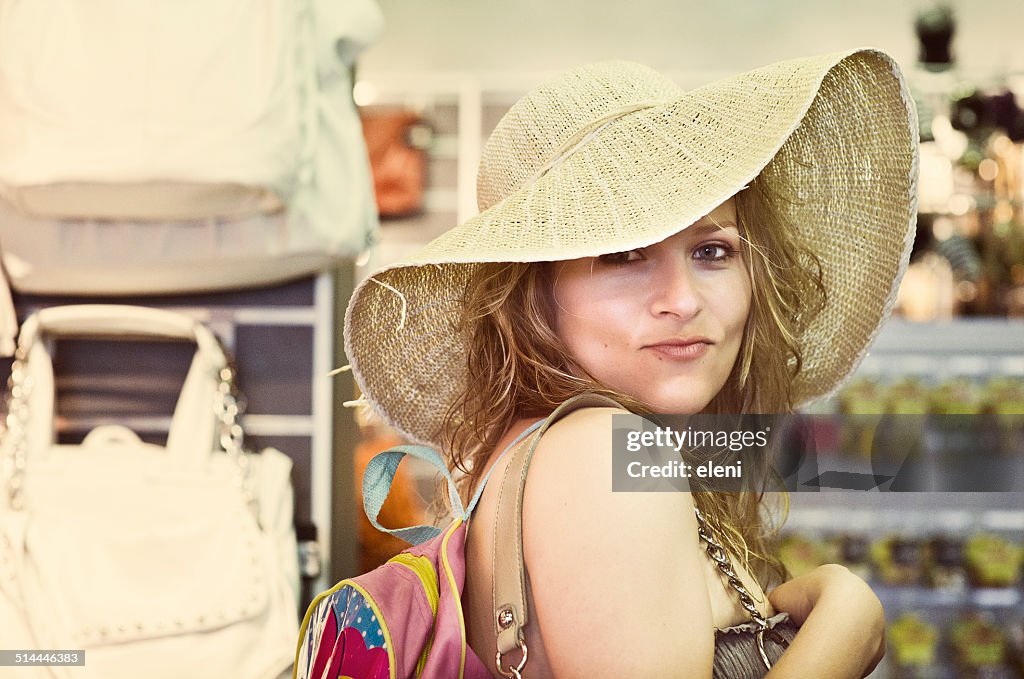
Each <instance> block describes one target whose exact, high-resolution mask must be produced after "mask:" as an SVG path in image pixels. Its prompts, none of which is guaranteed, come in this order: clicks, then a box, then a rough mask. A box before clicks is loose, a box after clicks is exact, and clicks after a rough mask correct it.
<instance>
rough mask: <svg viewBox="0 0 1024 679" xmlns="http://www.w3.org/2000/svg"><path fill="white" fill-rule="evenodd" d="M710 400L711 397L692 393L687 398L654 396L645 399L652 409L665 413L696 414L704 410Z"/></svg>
mask: <svg viewBox="0 0 1024 679" xmlns="http://www.w3.org/2000/svg"><path fill="white" fill-rule="evenodd" d="M710 402H711V397H710V396H708V397H707V398H705V397H704V396H703V395H700V396H698V395H692V396H689V397H687V398H679V397H678V396H660V397H659V396H652V398H651V399H650V400H645V403H647V404H648V405H650V406H651V409H652V410H654V411H655V412H657V413H661V414H663V415H695V414H697V413H699V412H701V411H702V410H704V408H706V407H707V405H708V403H710Z"/></svg>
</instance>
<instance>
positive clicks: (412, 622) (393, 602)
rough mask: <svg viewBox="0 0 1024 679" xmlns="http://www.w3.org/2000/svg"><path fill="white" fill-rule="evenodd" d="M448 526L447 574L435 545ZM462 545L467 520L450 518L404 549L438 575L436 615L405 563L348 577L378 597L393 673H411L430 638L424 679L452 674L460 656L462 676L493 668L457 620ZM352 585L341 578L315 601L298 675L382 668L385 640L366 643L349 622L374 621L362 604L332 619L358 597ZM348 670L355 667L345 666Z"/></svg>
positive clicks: (381, 672)
mask: <svg viewBox="0 0 1024 679" xmlns="http://www.w3.org/2000/svg"><path fill="white" fill-rule="evenodd" d="M449 532H450V537H449V538H448V545H447V547H448V549H447V553H448V566H449V567H450V573H451V580H449V577H448V572H449V571H448V570H446V569H445V565H444V563H443V560H442V558H441V548H442V545H443V544H444V540H445V535H446V534H448V533H449ZM465 545H466V524H465V523H461V524H459V525H458V526H454V527H453V526H449V528H448V529H447V530H446V531H445V532H444V533H442V534H441V535H439V536H438V537H436V538H434V539H432V540H429V541H427V542H425V543H423V544H421V545H418V546H415V547H411V548H410V549H408V550H406V551H407V552H408V553H410V554H413V555H415V556H422V557H426V558H427V559H428V560H429V561H430V563H431V564H433V566H434V570H435V572H436V573H437V575H438V583H437V584H438V593H439V600H438V606H437V616H436V622H435V619H434V616H433V615H432V614H431V610H430V603H429V602H428V601H427V597H426V594H425V592H424V591H423V585H422V583H421V582H420V580H419V578H418V577H417V576H416V575H415V574H414V573H413V572H412V571H410V570H409V569H408V568H406V567H405V566H403V565H400V564H397V563H390V562H389V563H387V564H384V565H383V566H381V567H380V568H377V569H375V570H373V571H370V572H369V573H366V574H364V575H360V576H359V577H357V578H354V579H353V580H354V582H355V583H356V584H358V585H359V586H360V587H361V588H362V589H363V590H365V592H366V593H367V595H369V598H370V599H371V600H372V601H373V602H374V603H375V604H376V606H377V608H378V609H379V611H380V614H381V617H382V618H383V620H384V623H385V624H384V625H383V627H385V628H386V630H387V633H388V635H389V637H390V642H391V643H390V647H391V648H390V655H391V657H392V659H393V661H394V663H395V677H397V678H399V679H404V678H406V677H408V678H410V679H411V678H412V677H413V676H415V673H416V665H417V663H418V662H419V659H420V655H421V654H422V652H423V649H424V648H426V647H427V645H428V644H429V646H430V651H429V653H428V654H427V660H426V663H425V664H424V668H423V673H422V675H421V676H422V677H423V678H424V679H457V678H458V677H459V666H460V664H464V669H463V673H462V677H463V678H464V679H488V678H489V677H490V676H491V675H490V673H489V672H488V671H487V669H486V667H487V665H486V664H485V663H484V662H483V661H481V659H480V658H478V657H477V656H476V655H475V654H474V653H473V651H472V650H471V649H470V648H469V647H468V646H467V645H466V643H465V626H464V625H463V624H461V622H460V620H461V619H462V601H461V598H462V590H463V586H464V584H465V581H466V557H465ZM453 583H454V586H453ZM352 590H353V588H352V587H351V586H349V585H342V586H341V587H340V588H339V589H336V590H334V591H332V592H330V593H329V594H328V595H327V596H325V597H324V598H322V599H319V600H317V601H315V602H314V603H313V606H312V609H313V610H312V613H311V614H310V616H309V618H310V623H309V625H308V626H307V628H306V629H304V630H303V635H304V638H303V643H302V644H301V645H300V647H299V656H298V657H297V659H296V663H297V664H296V668H297V676H298V677H300V678H302V679H322V678H324V677H329V678H330V679H334V678H335V677H336V676H337V673H338V672H339V671H340V672H341V674H345V675H347V676H354V677H359V678H360V679H362V678H363V677H366V678H368V679H369V678H372V679H377V677H387V676H388V673H387V667H388V658H387V655H388V654H389V649H388V648H387V647H386V645H385V646H380V647H376V648H370V643H369V640H368V641H367V643H364V637H365V636H366V635H365V634H361V633H360V631H359V630H358V629H357V628H356V627H355V626H354V623H356V622H357V621H358V620H361V621H363V622H362V623H361V624H363V625H365V624H366V622H372V621H367V620H366V619H365V618H364V617H363V616H365V615H369V613H368V609H365V610H364V609H362V608H359V609H357V610H362V611H364V612H362V613H359V614H357V615H358V618H357V621H353V620H346V619H345V618H342V622H341V627H342V629H340V630H339V629H338V627H339V625H338V624H337V623H336V622H335V617H334V616H335V613H336V611H341V610H346V609H347V608H348V602H349V601H350V600H353V597H355V600H357V601H358V600H361V597H360V596H359V595H355V594H354V593H353V591H352ZM317 621H322V622H317ZM371 636H373V634H372V630H371ZM463 649H465V656H464V657H463ZM307 668H308V669H307ZM351 671H355V672H357V674H349V672H351Z"/></svg>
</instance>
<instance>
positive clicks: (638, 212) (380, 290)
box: [345, 50, 918, 447]
mask: <svg viewBox="0 0 1024 679" xmlns="http://www.w3.org/2000/svg"><path fill="white" fill-rule="evenodd" d="M917 158H918V155H917V119H916V114H915V111H914V107H913V104H912V103H911V99H910V96H909V94H908V92H907V88H906V85H905V83H904V81H903V79H902V77H901V75H900V72H899V69H898V67H897V66H896V64H895V62H894V61H893V60H892V58H890V57H889V56H887V55H885V54H883V53H881V52H878V51H875V50H856V51H850V52H843V53H838V54H829V55H825V56H817V57H810V58H805V59H796V60H791V61H785V62H781V63H777V64H773V65H770V66H766V67H764V68H760V69H757V70H754V71H751V72H749V73H744V74H742V75H737V76H734V77H731V78H727V79H724V80H719V81H717V82H715V83H712V84H710V85H706V86H704V87H700V88H698V89H695V90H692V91H685V90H683V89H682V88H680V87H679V86H677V85H675V84H674V83H673V82H671V81H670V80H668V79H667V78H665V77H663V76H661V75H659V74H658V73H656V72H655V71H652V70H651V69H649V68H647V67H645V66H641V65H638V64H633V63H626V62H607V63H598V64H592V65H589V66H584V67H581V68H577V69H574V70H571V71H568V72H566V73H564V74H562V75H561V76H559V77H558V78H556V79H555V80H554V81H552V82H550V83H548V84H547V85H544V86H542V87H540V88H538V89H536V90H534V91H533V92H531V93H530V94H528V95H526V96H525V97H524V98H523V99H521V100H520V101H519V102H518V103H516V104H515V105H514V106H513V107H512V108H511V110H510V111H509V112H508V113H507V114H506V115H505V117H504V118H503V119H502V120H501V122H499V123H498V126H497V128H496V129H495V131H494V133H493V134H492V135H491V137H490V139H489V140H488V142H487V144H486V146H485V147H484V151H483V158H482V160H481V163H480V171H479V174H478V177H477V187H478V189H477V191H478V201H479V207H480V210H481V212H480V214H479V215H478V216H476V217H474V218H472V219H470V220H469V221H467V222H465V223H464V224H461V225H459V226H457V227H455V228H453V229H451V230H450V231H448V232H447V233H445V234H444V235H443V236H441V237H439V238H437V239H436V240H434V241H433V242H431V243H430V244H428V245H427V246H426V247H424V248H423V249H422V250H420V251H419V252H418V253H416V254H415V255H413V256H412V257H409V258H408V259H406V260H405V261H402V262H400V263H397V264H393V265H391V266H388V267H386V268H384V269H382V270H380V271H378V272H376V273H375V274H373V275H372V276H371V277H369V278H367V279H366V280H364V281H362V283H360V285H359V286H358V287H357V288H356V290H355V292H354V293H353V295H352V299H351V301H350V303H349V306H348V310H347V312H346V315H345V349H346V351H347V352H348V357H349V359H350V361H351V364H352V370H353V373H354V375H355V378H356V380H357V382H358V383H359V386H360V387H361V389H362V391H363V398H364V399H365V400H366V401H367V402H368V403H369V404H370V405H371V406H373V407H374V408H376V409H377V410H378V411H379V412H380V413H381V414H382V415H383V417H384V419H385V420H386V421H387V422H388V423H389V424H391V425H392V426H394V427H395V428H396V429H398V430H399V431H401V432H402V433H404V434H405V435H407V436H408V437H409V438H411V439H412V440H415V441H418V442H421V443H425V444H428V445H432V446H435V447H439V444H440V442H441V425H442V419H443V417H444V414H445V412H446V411H447V409H448V407H449V405H451V403H452V402H453V401H454V399H455V398H456V395H457V394H458V393H459V391H460V390H461V389H462V388H463V386H464V384H465V379H466V374H465V373H466V366H465V359H466V344H465V337H464V336H463V335H461V334H460V333H459V332H458V331H457V329H456V323H457V322H458V320H459V316H460V312H461V304H462V302H461V300H462V295H463V292H464V290H465V286H466V283H467V281H468V279H469V276H470V274H471V272H472V271H473V269H474V267H475V263H479V262H536V261H551V260H565V259H575V258H578V257H591V256H596V255H600V254H607V253H611V252H621V251H625V250H630V249H634V248H639V247H645V246H648V245H651V244H653V243H657V242H659V241H662V240H664V239H665V238H667V237H668V236H670V235H672V234H674V233H676V232H678V231H679V230H680V229H681V228H683V227H685V226H687V225H689V224H691V223H693V222H695V221H697V220H698V219H700V218H701V217H703V216H704V215H706V214H708V213H709V212H711V210H712V209H713V208H715V207H716V206H718V205H719V204H721V203H722V202H723V201H725V200H727V199H728V198H730V197H731V196H733V195H734V194H736V193H737V192H739V191H740V190H741V189H743V188H744V187H745V186H746V185H747V184H748V183H749V182H750V181H751V180H752V179H754V178H755V177H756V176H758V175H759V174H762V173H764V177H765V178H766V179H767V180H768V181H769V182H780V183H781V185H782V186H785V187H789V191H790V195H791V194H792V192H793V191H794V190H795V191H796V194H797V196H798V200H796V201H794V202H793V203H792V204H790V205H787V207H786V208H785V209H786V212H787V214H786V215H785V216H786V218H787V219H788V221H789V223H791V224H792V225H793V227H794V228H795V229H796V230H797V232H798V237H799V238H801V239H803V241H804V242H805V244H806V245H807V246H808V247H809V248H810V249H811V250H812V251H813V252H814V253H815V254H816V255H817V256H818V257H819V258H820V260H821V263H822V267H823V272H824V280H825V285H826V288H827V290H828V303H827V307H826V308H825V309H824V310H823V311H822V313H821V314H820V315H819V316H818V317H817V319H816V320H815V321H814V323H813V324H812V325H811V326H810V327H808V328H807V330H806V332H804V334H803V335H802V336H801V337H800V344H801V347H802V350H803V356H804V370H803V371H802V372H801V374H800V375H799V376H798V377H797V379H796V382H795V383H794V385H793V386H794V394H795V399H796V401H797V402H798V403H806V402H808V401H811V400H814V399H817V398H819V397H822V396H825V395H828V394H830V393H832V392H833V391H835V390H836V389H837V388H838V387H839V385H840V384H841V383H842V382H843V381H844V380H845V379H846V378H847V377H848V376H849V374H850V373H851V372H852V371H853V369H854V368H855V367H856V366H857V364H858V363H859V362H860V360H861V358H862V357H863V356H864V353H865V352H866V351H867V347H868V345H869V344H870V343H871V341H872V340H873V339H874V336H875V334H876V333H877V331H878V327H879V326H880V324H881V322H882V321H883V320H884V319H885V317H886V316H887V315H888V313H889V311H890V310H891V307H892V304H893V301H894V298H895V295H896V288H897V285H898V283H899V279H900V277H901V276H902V274H903V271H904V270H905V268H906V265H907V260H908V258H909V254H910V246H911V244H912V242H913V235H914V224H915V220H916V204H917V198H916V195H917Z"/></svg>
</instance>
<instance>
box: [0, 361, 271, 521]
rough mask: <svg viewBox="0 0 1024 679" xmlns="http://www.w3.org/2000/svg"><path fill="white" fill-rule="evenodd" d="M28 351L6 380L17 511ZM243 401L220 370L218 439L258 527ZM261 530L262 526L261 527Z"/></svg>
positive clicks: (10, 491) (24, 450)
mask: <svg viewBox="0 0 1024 679" xmlns="http://www.w3.org/2000/svg"><path fill="white" fill-rule="evenodd" d="M27 362H28V349H27V348H26V347H23V346H19V347H18V348H17V350H16V351H15V353H14V362H13V363H12V364H11V374H10V377H8V379H7V385H8V389H9V391H8V393H9V397H8V407H7V419H6V425H7V434H6V438H7V440H6V442H5V446H4V448H5V449H6V450H7V451H8V457H9V458H10V461H9V462H7V464H8V465H9V466H10V470H9V473H8V479H7V496H8V499H9V501H10V506H11V508H12V509H14V510H21V509H23V508H24V505H25V495H24V491H25V467H26V464H27V457H28V420H29V412H28V411H29V408H28V403H29V393H30V392H31V389H32V380H31V379H29V377H28V365H27ZM244 408H245V404H244V401H241V400H239V397H238V390H237V388H236V387H235V371H234V369H233V368H231V367H230V366H225V367H223V368H221V370H220V371H219V373H218V374H217V396H216V399H215V401H214V415H215V416H216V417H217V421H218V424H219V426H220V432H219V436H218V440H219V442H220V445H221V447H222V448H223V449H224V452H225V453H227V455H228V456H229V457H230V458H232V459H233V460H234V462H235V464H237V465H238V469H239V485H240V487H241V491H242V496H243V498H244V499H245V501H246V504H247V505H248V506H249V509H250V511H251V512H252V514H253V517H254V518H255V519H256V522H257V524H259V523H260V512H259V503H258V500H257V496H256V492H255V488H254V482H253V478H252V477H253V473H252V472H253V470H252V465H251V463H250V459H249V455H248V453H247V452H246V450H245V433H244V431H243V429H242V425H241V424H239V423H238V418H239V416H240V415H241V414H242V412H243V411H244ZM260 527H261V528H262V525H261V526H260Z"/></svg>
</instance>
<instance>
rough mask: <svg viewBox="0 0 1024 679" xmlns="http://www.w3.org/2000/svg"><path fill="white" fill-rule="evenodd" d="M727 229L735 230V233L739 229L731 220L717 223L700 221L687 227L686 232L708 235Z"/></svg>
mask: <svg viewBox="0 0 1024 679" xmlns="http://www.w3.org/2000/svg"><path fill="white" fill-rule="evenodd" d="M729 227H732V228H734V229H736V230H737V231H739V228H740V227H739V226H737V225H736V223H735V222H733V221H732V220H731V219H724V220H722V221H720V222H718V223H715V222H706V221H703V220H701V221H699V222H697V223H696V224H693V225H691V226H689V227H687V228H686V230H687V231H690V232H694V233H709V232H712V231H721V230H722V229H727V228H729Z"/></svg>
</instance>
